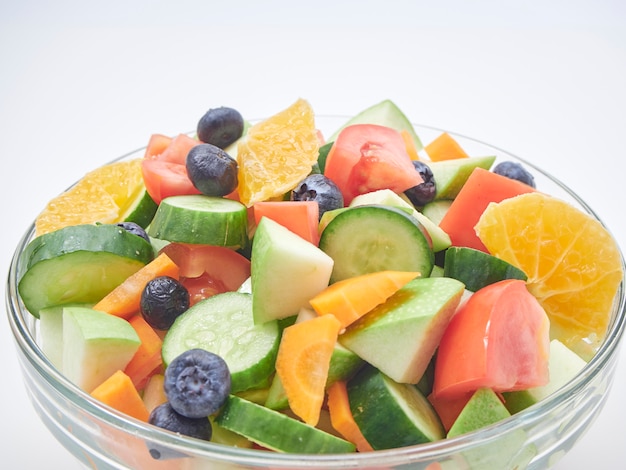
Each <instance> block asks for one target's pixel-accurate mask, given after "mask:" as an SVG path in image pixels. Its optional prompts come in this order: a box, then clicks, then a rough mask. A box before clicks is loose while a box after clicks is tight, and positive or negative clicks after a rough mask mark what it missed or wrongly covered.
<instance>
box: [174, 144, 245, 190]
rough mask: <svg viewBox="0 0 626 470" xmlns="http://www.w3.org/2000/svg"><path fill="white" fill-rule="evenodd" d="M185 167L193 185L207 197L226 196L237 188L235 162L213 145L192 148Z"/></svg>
mask: <svg viewBox="0 0 626 470" xmlns="http://www.w3.org/2000/svg"><path fill="white" fill-rule="evenodd" d="M186 165H187V175H188V176H189V179H190V180H191V182H192V183H193V185H194V186H195V187H196V188H198V190H199V191H200V192H201V193H203V194H206V195H207V196H226V195H227V194H229V193H232V192H233V191H234V190H235V188H236V187H237V162H236V161H235V159H234V158H232V157H231V156H230V155H228V154H227V153H226V152H224V151H223V150H222V149H221V148H219V147H216V146H215V145H211V144H200V145H196V146H195V147H193V148H192V149H191V150H190V151H189V154H188V155H187V161H186Z"/></svg>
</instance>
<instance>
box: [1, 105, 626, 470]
mask: <svg viewBox="0 0 626 470" xmlns="http://www.w3.org/2000/svg"><path fill="white" fill-rule="evenodd" d="M319 118H320V119H325V120H330V121H333V120H334V122H333V124H334V125H337V126H338V125H341V124H342V123H343V122H344V121H345V120H346V119H347V118H345V117H343V116H319ZM326 124H327V126H326V127H330V128H331V129H332V128H333V127H334V126H331V125H330V123H329V122H327V123H326ZM415 127H416V130H417V132H418V135H420V137H422V136H423V135H424V131H426V132H433V133H440V132H443V130H442V129H438V128H434V127H429V126H423V125H416V126H415ZM322 130H324V129H322ZM446 132H448V133H449V134H450V135H452V136H453V137H457V138H460V139H462V140H463V141H466V142H469V143H474V144H476V145H478V146H482V147H484V149H485V150H486V149H489V150H490V151H491V152H490V153H493V152H494V151H495V152H496V153H497V157H498V159H502V158H513V159H516V160H519V161H520V162H522V163H524V164H526V165H528V166H529V167H531V168H533V170H534V171H535V172H536V173H537V175H540V176H541V178H542V179H543V180H545V181H549V182H550V184H551V185H553V186H554V187H556V188H557V189H558V191H560V193H561V195H566V196H567V197H568V198H570V199H571V200H573V201H574V202H575V203H576V204H577V205H578V206H580V207H581V208H582V209H583V210H584V211H586V212H588V213H589V214H590V215H592V216H593V217H594V218H596V219H597V220H598V221H599V222H600V223H602V221H601V220H600V218H599V217H598V216H597V214H596V213H595V212H594V211H593V210H592V209H591V208H590V207H589V206H588V205H587V204H586V203H585V202H584V201H583V200H582V199H580V198H579V197H578V196H577V195H576V194H575V193H574V192H573V191H572V190H570V189H569V188H568V187H567V186H566V185H565V184H563V183H562V182H561V181H559V180H558V179H556V178H555V177H553V176H551V175H548V174H546V173H544V172H543V171H542V170H541V169H540V168H538V167H536V166H535V165H533V164H532V163H530V162H528V161H526V160H524V159H522V158H520V157H517V156H515V155H513V154H511V153H509V152H507V151H504V150H501V149H499V148H497V147H494V146H493V145H490V144H486V143H483V142H481V141H478V140H476V139H473V138H469V137H465V136H463V135H460V134H456V133H454V132H450V131H446ZM426 140H427V139H426ZM143 150H144V148H140V149H137V150H135V151H133V152H129V153H127V154H125V155H123V156H122V157H119V158H117V159H114V160H112V161H111V162H114V161H119V160H124V159H129V158H136V157H139V156H140V154H141V153H142V152H143ZM468 153H470V154H471V152H468ZM542 184H543V182H538V186H540V185H542ZM546 192H548V193H550V194H552V192H551V191H550V190H547V191H546ZM569 202H572V201H569ZM33 235H34V224H32V225H31V226H30V227H29V228H28V230H27V231H26V232H25V234H24V236H23V237H22V239H21V240H20V242H19V243H18V246H17V247H16V250H15V252H14V255H13V258H12V261H11V265H10V268H9V276H8V282H7V290H6V292H7V295H6V299H5V300H6V306H7V314H8V317H9V324H10V326H11V329H12V331H13V335H14V339H15V341H16V343H17V346H18V348H19V350H20V353H21V355H22V356H23V357H22V358H20V359H21V365H22V367H23V368H24V369H26V368H27V367H32V368H33V371H34V372H36V373H37V374H40V375H41V376H42V377H43V379H44V380H45V381H46V382H47V383H48V384H50V386H51V388H52V389H54V391H55V392H56V393H57V394H58V396H59V397H62V398H63V399H66V400H69V401H70V402H71V403H72V406H73V407H74V408H76V410H80V411H82V412H83V413H86V414H87V415H90V416H92V417H93V418H95V419H99V420H102V421H103V422H104V423H105V424H106V425H107V426H110V427H111V428H112V429H118V430H127V431H131V432H132V433H133V434H134V435H135V436H137V437H139V438H141V439H143V440H145V441H152V442H157V443H159V444H162V445H164V446H166V447H168V448H170V449H172V450H176V451H178V452H180V453H181V454H183V455H188V456H193V457H197V458H200V459H205V460H214V461H219V462H223V463H224V464H236V465H252V466H258V465H272V466H276V467H278V468H287V467H297V466H298V465H301V464H302V463H303V462H305V461H307V460H312V457H311V455H306V454H275V453H271V454H270V453H266V452H262V451H257V450H249V449H241V448H234V447H228V446H222V445H219V444H214V443H210V442H202V441H195V440H189V439H188V438H184V437H180V436H178V435H176V434H173V433H169V432H167V431H163V430H160V429H158V428H153V427H151V426H146V425H145V424H144V423H142V422H140V421H137V420H135V419H133V418H130V417H128V416H126V415H123V414H122V413H119V412H117V411H116V410H114V409H111V408H109V407H107V406H105V405H103V404H101V403H99V402H98V401H96V400H94V399H93V398H91V396H90V395H89V394H87V393H85V392H84V391H82V390H80V389H79V388H77V387H76V386H75V385H73V384H72V383H71V382H69V381H68V380H67V379H65V377H63V376H62V375H61V374H60V373H59V372H58V371H57V370H56V369H55V368H54V366H53V365H52V364H51V363H50V361H49V360H48V359H47V357H46V356H45V355H44V354H43V352H42V351H41V349H40V348H39V346H38V345H37V341H36V340H37V338H36V336H37V326H36V321H35V319H34V317H33V316H32V315H30V314H29V313H28V312H27V311H26V309H25V307H24V305H23V303H22V302H21V300H20V298H19V295H18V292H17V280H18V272H17V271H18V265H19V255H20V253H21V252H22V251H23V250H24V248H25V247H26V245H27V244H28V242H29V241H30V239H31V238H32V237H33ZM621 258H622V259H621V264H622V270H623V271H625V272H626V265H625V264H624V257H623V255H622V256H621ZM625 325H626V295H625V292H624V281H622V283H621V284H620V286H619V289H618V292H617V295H616V300H615V305H614V310H613V315H612V319H611V322H610V324H609V329H608V332H607V336H606V338H605V340H604V341H603V343H602V345H601V346H600V348H599V349H598V351H597V353H596V354H595V356H594V357H593V358H592V359H591V361H590V362H589V363H588V364H587V365H586V366H585V367H584V368H583V370H582V371H581V373H579V374H578V375H577V377H576V378H574V379H573V380H572V381H570V382H569V383H568V384H567V385H565V386H564V387H562V388H561V389H560V390H559V391H558V392H556V393H555V394H553V395H552V396H551V397H548V398H547V399H545V400H543V401H542V402H540V403H538V404H536V405H534V406H532V407H530V408H528V409H527V410H524V411H522V412H520V413H518V414H516V415H515V416H513V417H511V418H509V419H507V420H504V421H501V422H499V423H497V424H495V425H493V426H489V427H487V428H483V429H481V430H480V431H477V432H472V433H468V434H465V435H462V436H459V437H456V438H454V439H445V440H442V441H437V442H434V443H429V444H422V445H419V446H413V447H405V448H400V449H390V450H384V451H377V452H376V453H373V454H355V455H346V454H341V455H316V456H314V461H315V465H316V467H319V468H339V467H342V468H366V467H370V466H378V465H384V466H386V467H389V466H394V467H395V466H396V465H407V464H414V463H418V462H431V461H432V462H435V461H439V460H441V459H445V458H448V457H449V456H450V455H451V452H458V453H460V452H463V451H465V450H467V449H471V448H474V447H476V446H479V445H483V444H488V443H489V442H491V441H494V442H496V441H497V440H498V439H499V438H501V436H502V435H506V434H512V433H514V432H516V431H518V430H524V429H532V427H533V425H540V426H543V424H542V418H544V417H546V416H548V415H553V416H556V415H554V414H553V413H554V412H555V410H566V409H568V407H569V406H570V405H572V404H574V403H575V402H576V401H577V397H580V396H581V394H584V390H585V388H586V387H587V386H588V384H590V383H591V382H593V381H594V380H597V379H598V376H600V375H601V374H602V373H606V371H607V368H608V369H610V368H611V367H613V368H614V366H615V362H616V355H617V353H618V351H619V346H620V343H621V340H622V337H623V333H624V328H625ZM29 373H30V372H29ZM606 382H607V383H606V384H605V385H604V386H602V387H601V388H602V389H603V390H602V391H601V392H602V393H598V392H596V391H595V387H594V388H593V390H591V391H590V393H592V394H596V395H599V396H601V397H603V398H602V399H601V400H600V401H599V402H598V406H597V409H598V410H599V409H600V408H601V406H602V405H603V403H604V399H605V398H606V393H605V392H606V391H607V390H608V389H609V388H610V385H611V382H612V375H611V376H609V377H608V379H607V380H606ZM37 383H38V382H37V381H35V380H33V384H34V385H36V384H37ZM29 393H32V392H29ZM47 425H48V424H47ZM537 457H538V456H535V457H533V458H537ZM531 460H532V459H531Z"/></svg>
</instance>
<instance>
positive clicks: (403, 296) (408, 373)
mask: <svg viewBox="0 0 626 470" xmlns="http://www.w3.org/2000/svg"><path fill="white" fill-rule="evenodd" d="M464 291H465V289H464V286H463V284H462V283H461V282H459V281H457V280H455V279H450V278H446V277H430V278H417V279H414V280H412V281H410V282H409V283H407V284H405V285H404V286H403V287H402V288H400V289H399V290H398V291H397V292H396V293H395V294H394V295H392V296H391V297H390V298H389V299H388V300H387V301H386V302H385V303H383V304H380V305H378V306H377V307H375V308H374V309H372V310H371V311H370V312H368V313H367V314H365V315H364V316H362V317H361V318H359V319H358V320H357V321H355V322H354V323H352V324H351V325H350V326H349V327H348V328H347V329H346V331H345V332H344V333H343V334H341V335H340V336H339V342H340V343H341V344H342V345H343V346H345V347H346V348H348V349H349V350H351V351H352V352H354V353H355V354H357V355H358V356H359V357H361V359H363V360H364V361H366V362H368V363H370V364H372V365H374V366H375V367H377V368H378V369H379V370H380V371H381V372H383V373H384V374H385V375H387V376H389V377H390V378H391V379H393V380H395V381H396V382H400V383H412V384H416V383H418V382H419V380H420V379H421V377H422V375H423V374H424V372H425V371H426V368H427V367H428V364H429V362H430V360H431V358H432V357H433V354H434V353H435V350H436V349H437V346H438V344H439V341H440V340H441V337H442V336H443V332H444V330H445V328H446V327H447V325H448V323H449V321H450V318H451V317H452V315H453V314H454V312H455V311H456V308H457V306H458V305H459V302H460V300H461V298H462V296H463V293H464Z"/></svg>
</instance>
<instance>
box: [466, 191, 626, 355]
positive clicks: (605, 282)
mask: <svg viewBox="0 0 626 470" xmlns="http://www.w3.org/2000/svg"><path fill="white" fill-rule="evenodd" d="M475 229H476V233H477V235H478V237H479V238H480V239H481V241H482V242H483V243H484V245H485V246H486V247H487V249H488V250H489V252H490V253H492V254H493V255H495V256H497V257H498V258H502V259H504V260H505V261H508V262H509V263H511V264H513V265H515V266H517V267H519V268H520V269H522V270H523V271H524V272H525V273H526V274H527V275H528V289H529V291H530V292H531V293H532V294H533V295H535V297H537V299H538V300H539V302H540V303H541V305H542V306H543V308H544V309H545V310H546V313H547V314H548V316H549V317H550V322H551V335H552V337H553V338H557V339H559V340H561V341H562V342H563V343H565V344H566V345H567V346H568V347H570V348H571V349H573V350H574V351H576V352H577V353H578V354H580V355H581V356H582V357H583V358H586V359H588V358H590V357H591V355H593V353H594V352H595V351H596V350H597V348H598V347H599V345H600V343H601V342H602V340H603V339H604V337H605V335H606V329H607V327H608V322H609V320H610V317H611V309H612V306H613V301H614V298H615V295H616V292H617V288H618V286H619V283H620V282H621V280H622V277H623V270H622V261H621V254H620V251H619V248H618V246H617V243H616V242H615V240H614V239H613V238H612V236H611V234H610V233H609V232H608V231H607V230H606V229H605V228H604V227H603V226H602V224H601V223H600V222H598V221H597V220H596V219H594V218H592V217H591V216H590V215H588V214H586V213H584V212H582V211H580V210H578V209H577V208H575V207H574V206H572V205H570V204H568V203H566V202H564V201H561V200H559V199H556V198H554V197H551V196H547V195H545V194H542V193H529V194H523V195H521V196H517V197H513V198H510V199H506V200H504V201H502V202H500V203H498V204H490V205H489V206H488V207H487V209H486V210H485V212H484V213H483V215H482V216H481V218H480V219H479V221H478V223H477V224H476V227H475Z"/></svg>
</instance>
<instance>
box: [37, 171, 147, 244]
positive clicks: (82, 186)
mask: <svg viewBox="0 0 626 470" xmlns="http://www.w3.org/2000/svg"><path fill="white" fill-rule="evenodd" d="M144 191H145V186H144V183H143V176H142V174H141V159H134V160H129V161H123V162H116V163H111V164H109V165H105V166H102V167H100V168H97V169H96V170H93V171H91V172H89V173H87V174H86V175H85V176H84V177H83V178H82V179H81V180H80V181H79V182H78V183H76V184H75V185H74V186H72V187H71V188H70V189H68V190H67V191H65V192H63V193H62V194H60V195H59V196H57V197H55V198H53V199H52V200H51V201H50V202H48V204H47V205H46V207H45V208H44V210H43V211H42V212H41V213H40V214H39V216H38V217H37V219H36V221H35V233H36V235H42V234H44V233H48V232H52V231H54V230H57V229H60V228H63V227H67V226H70V225H79V224H89V223H96V222H100V223H117V222H121V221H122V220H123V217H124V215H125V214H126V212H127V211H128V209H129V208H130V207H131V206H132V205H133V204H134V203H135V202H136V201H137V200H138V199H140V198H141V197H142V196H143V194H144Z"/></svg>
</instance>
